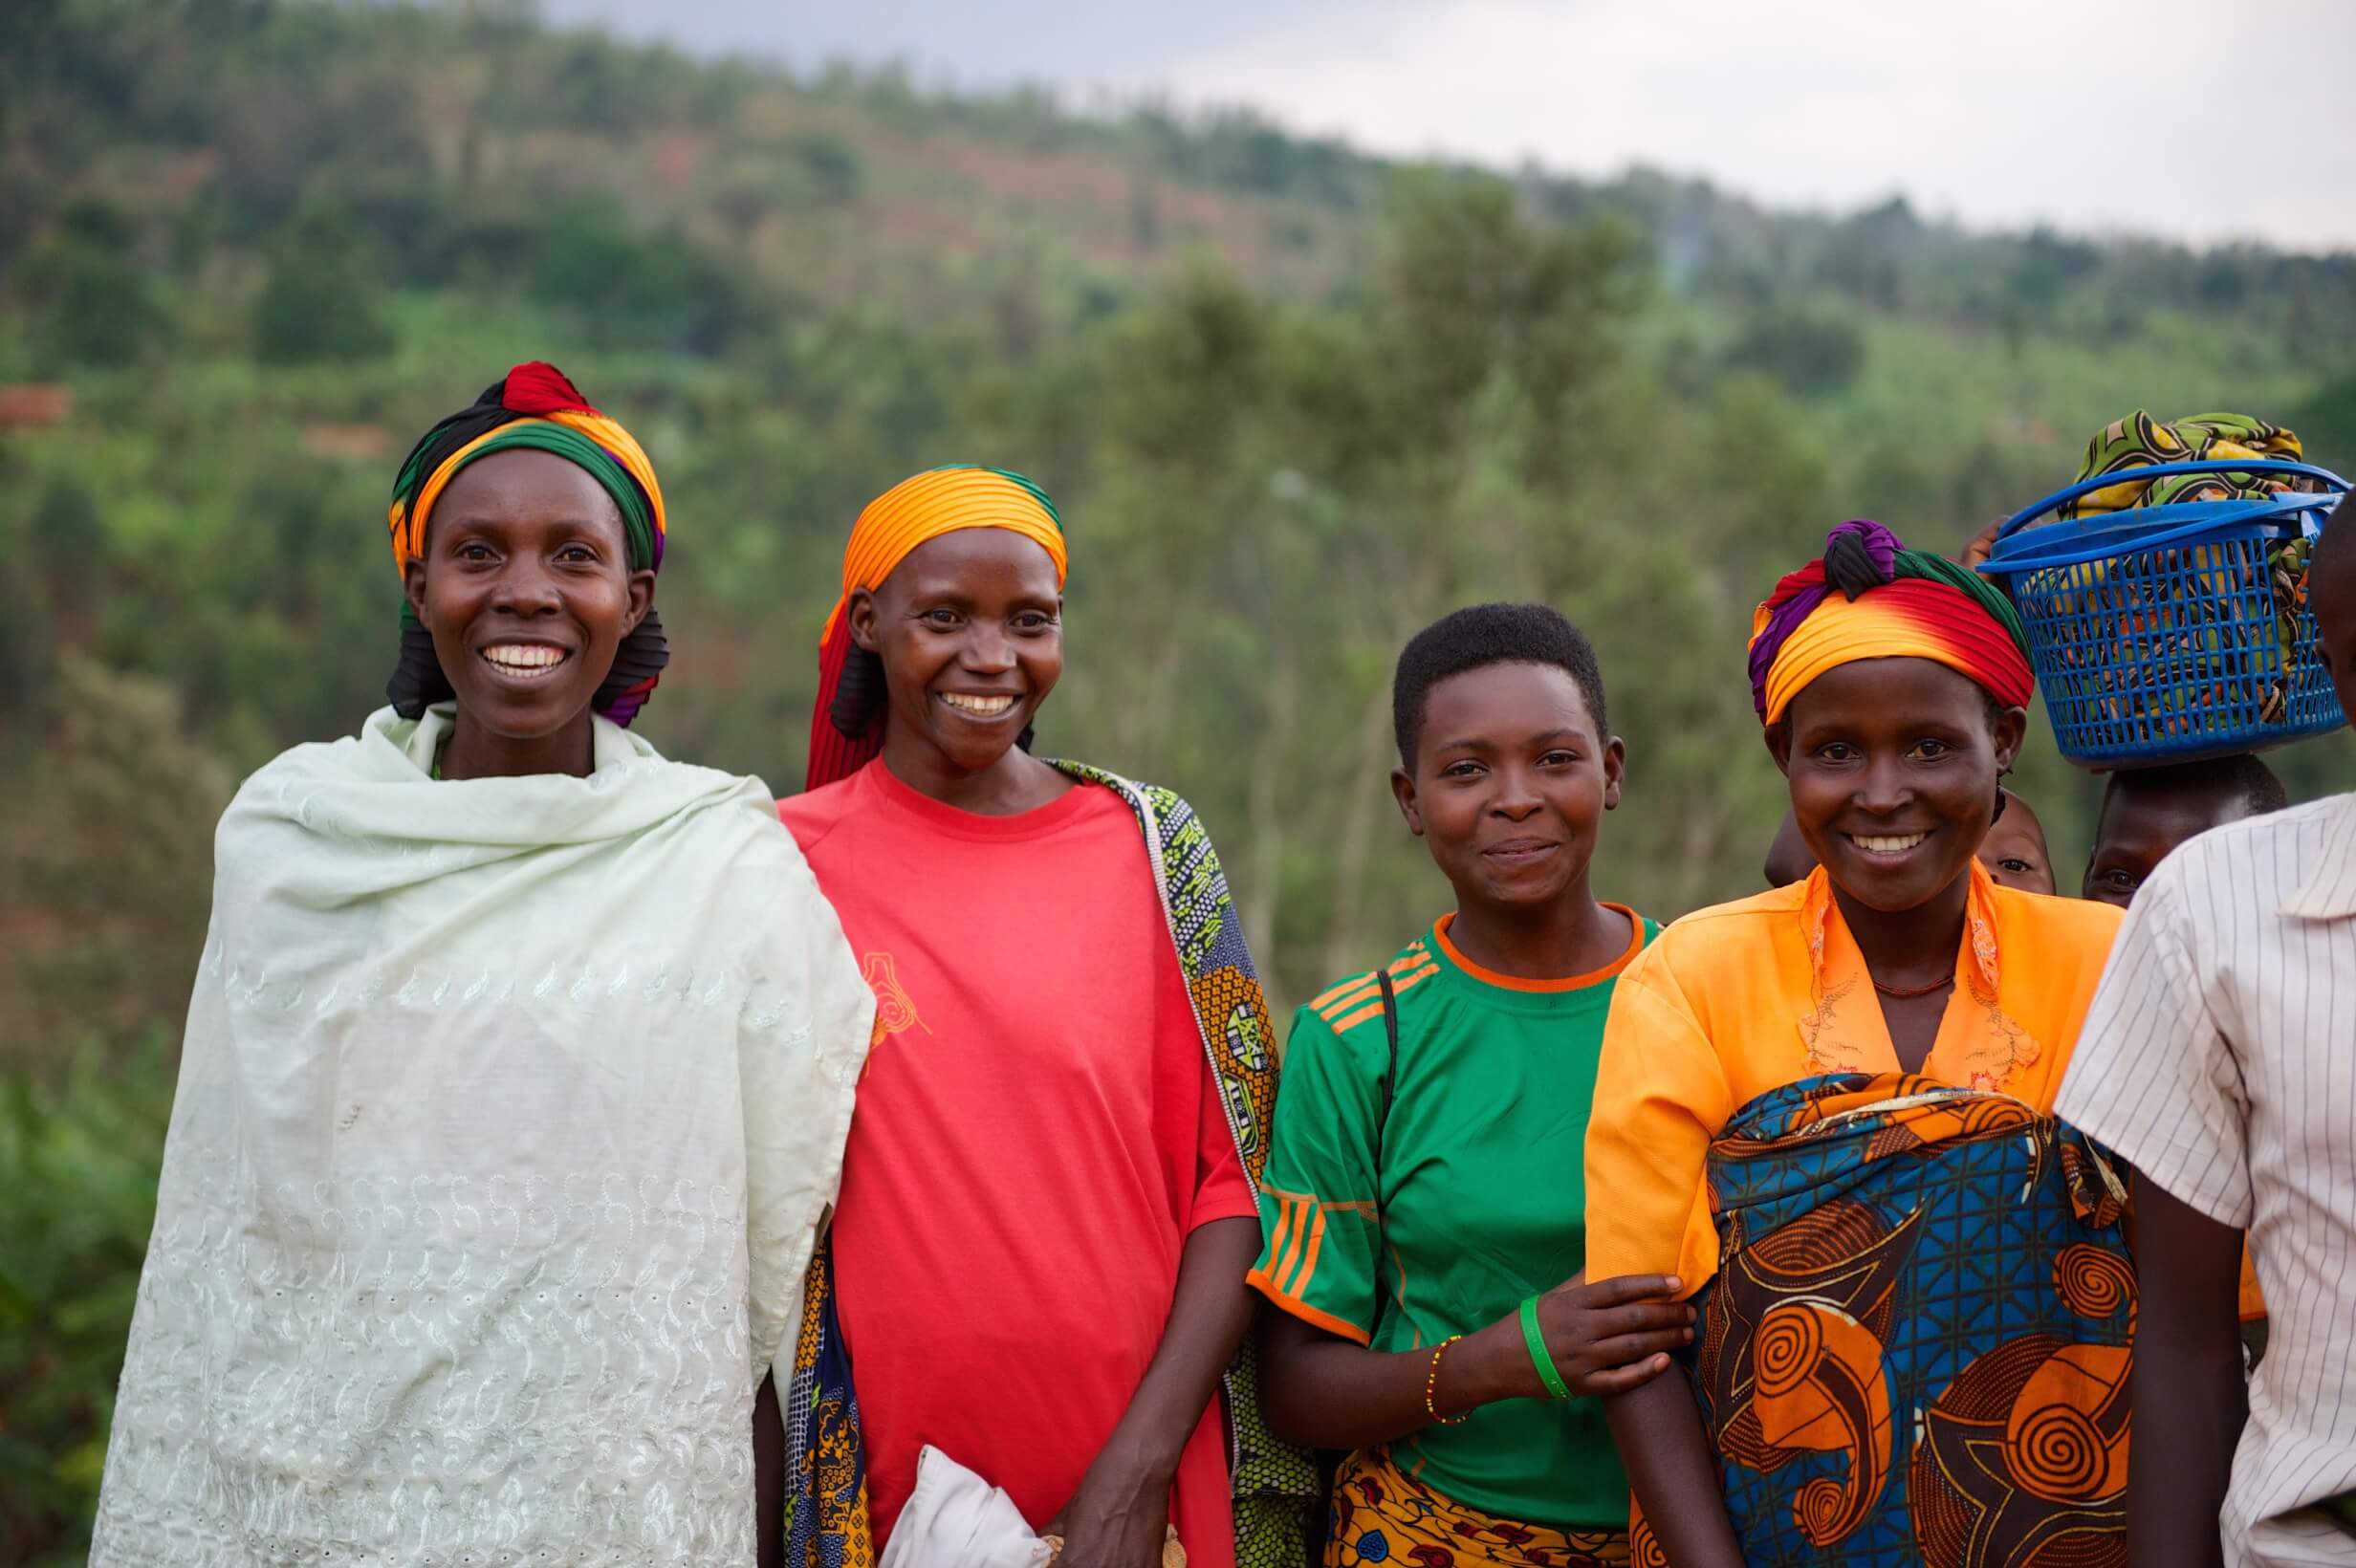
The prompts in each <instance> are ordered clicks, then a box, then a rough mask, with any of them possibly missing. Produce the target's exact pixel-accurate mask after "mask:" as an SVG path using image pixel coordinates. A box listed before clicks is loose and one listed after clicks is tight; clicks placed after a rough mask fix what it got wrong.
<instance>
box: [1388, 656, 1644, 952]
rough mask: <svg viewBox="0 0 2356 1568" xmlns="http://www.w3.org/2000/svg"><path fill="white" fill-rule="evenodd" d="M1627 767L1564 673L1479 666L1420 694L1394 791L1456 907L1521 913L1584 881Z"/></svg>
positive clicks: (1553, 668) (1547, 667)
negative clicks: (1408, 763) (1410, 765)
mask: <svg viewBox="0 0 2356 1568" xmlns="http://www.w3.org/2000/svg"><path fill="white" fill-rule="evenodd" d="M1624 765H1625V751H1624V749H1623V748H1622V747H1621V744H1620V743H1619V742H1618V741H1616V740H1612V739H1610V738H1609V737H1607V736H1604V735H1602V734H1599V733H1598V732H1597V730H1596V725H1595V720H1594V718H1593V716H1592V715H1590V714H1589V713H1588V711H1587V704H1586V701H1585V699H1584V698H1583V697H1582V696H1581V694H1580V690H1579V683H1578V682H1577V681H1576V680H1574V679H1572V677H1571V674H1570V672H1569V671H1568V670H1565V669H1562V668H1560V667H1559V666H1557V665H1554V664H1484V665H1482V666H1481V667H1480V668H1478V669H1469V670H1466V671H1465V672H1464V673H1463V674H1461V675H1451V676H1450V677H1449V678H1448V679H1447V680H1445V681H1439V682H1436V683H1434V684H1433V686H1432V687H1431V689H1430V690H1429V692H1427V693H1425V696H1424V716H1423V728H1422V730H1420V731H1418V732H1417V735H1416V739H1415V768H1414V772H1413V773H1408V772H1407V771H1406V770H1405V769H1402V770H1400V771H1399V772H1398V773H1394V774H1393V775H1392V779H1391V788H1392V793H1393V794H1394V795H1397V797H1398V800H1399V809H1400V811H1401V813H1402V814H1403V815H1404V816H1405V817H1407V826H1408V827H1409V828H1410V829H1412V830H1413V831H1414V832H1415V833H1416V834H1418V835H1419V836H1420V837H1421V838H1423V840H1424V842H1425V844H1426V845H1427V846H1428V847H1429V849H1430V851H1431V859H1432V860H1433V861H1434V862H1435V863H1436V864H1437V865H1438V866H1439V868H1440V871H1441V873H1442V874H1443V875H1445V876H1446V877H1447V878H1448V880H1449V882H1450V884H1451V886H1453V887H1454V888H1455V889H1456V898H1457V901H1458V903H1459V904H1472V903H1479V904H1489V905H1491V906H1493V907H1516V908H1529V907H1532V906H1535V905H1542V904H1551V903H1553V902H1554V901H1556V900H1558V899H1560V898H1562V897H1563V896H1564V894H1565V893H1566V892H1567V891H1568V890H1570V889H1571V888H1572V887H1573V886H1574V885H1576V884H1579V883H1580V882H1582V879H1583V878H1584V877H1585V876H1586V874H1587V867H1588V864H1589V862H1590V861H1592V860H1594V859H1595V841H1596V834H1597V830H1598V829H1599V828H1600V827H1601V826H1602V825H1603V814H1604V813H1605V812H1607V811H1609V810H1611V809H1612V808H1613V807H1614V806H1616V805H1618V804H1619V803H1620V777H1621V772H1622V769H1623V767H1624Z"/></svg>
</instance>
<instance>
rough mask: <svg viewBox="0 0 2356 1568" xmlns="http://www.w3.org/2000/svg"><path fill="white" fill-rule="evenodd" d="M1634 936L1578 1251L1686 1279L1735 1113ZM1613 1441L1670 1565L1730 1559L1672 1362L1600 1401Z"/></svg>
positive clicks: (1672, 983) (1690, 1398)
mask: <svg viewBox="0 0 2356 1568" xmlns="http://www.w3.org/2000/svg"><path fill="white" fill-rule="evenodd" d="M1669 957H1670V955H1669V950H1668V947H1667V945H1666V944H1665V943H1660V942H1656V943H1655V944H1653V946H1652V947H1649V948H1647V950H1646V951H1645V952H1644V953H1643V954H1642V955H1641V956H1640V957H1639V958H1638V959H1637V960H1636V962H1635V963H1634V964H1632V965H1630V966H1629V967H1628V969H1627V970H1626V972H1625V973H1624V974H1622V975H1621V977H1620V980H1619V983H1618V984H1617V985H1616V986H1615V987H1614V988H1613V991H1612V999H1611V1015H1610V1018H1609V1020H1608V1021H1607V1022H1606V1023H1605V1025H1604V1028H1603V1057H1602V1060H1601V1062H1600V1063H1599V1064H1598V1067H1597V1071H1596V1082H1595V1110H1594V1113H1593V1115H1592V1116H1591V1117H1590V1118H1589V1120H1588V1122H1587V1263H1588V1267H1589V1268H1591V1269H1595V1270H1597V1271H1599V1272H1603V1271H1611V1272H1620V1271H1631V1272H1632V1271H1635V1270H1639V1269H1666V1270H1669V1271H1671V1272H1674V1273H1675V1274H1679V1275H1681V1276H1682V1277H1683V1278H1684V1280H1685V1282H1686V1288H1687V1289H1688V1290H1689V1291H1690V1290H1692V1289H1695V1288H1698V1287H1699V1286H1700V1285H1701V1284H1703V1283H1704V1282H1705V1281H1707V1280H1708V1279H1709V1278H1710V1276H1711V1275H1712V1274H1714V1273H1716V1271H1717V1264H1718V1256H1717V1230H1716V1227H1715V1225H1714V1224H1713V1222H1712V1217H1711V1214H1710V1207H1709V1201H1708V1198H1707V1196H1706V1194H1705V1192H1704V1189H1703V1176H1704V1171H1705V1167H1706V1165H1707V1163H1708V1161H1709V1157H1710V1141H1711V1139H1712V1138H1713V1137H1715V1136H1716V1134H1717V1132H1718V1130H1719V1129H1720V1128H1722V1127H1724V1126H1725V1125H1726V1123H1727V1122H1728V1120H1729V1119H1730V1118H1731V1117H1732V1116H1733V1114H1734V1094H1733V1091H1732V1089H1731V1088H1730V1086H1729V1085H1728V1083H1727V1079H1726V1070H1725V1068H1724V1066H1723V1065H1722V1063H1721V1062H1720V1061H1719V1059H1718V1052H1717V1048H1716V1046H1715V1045H1714V1044H1713V1043H1712V1040H1711V1037H1710V1034H1709V1032H1708V1031H1707V1030H1706V1029H1705V1028H1704V1027H1703V1026H1702V1022H1701V1019H1700V1017H1699V1016H1698V1015H1697V1013H1695V1010H1694V1007H1693V1005H1692V1003H1691V1000H1690V998H1689V997H1688V996H1687V994H1686V992H1685V990H1684V987H1683V986H1682V985H1681V984H1680V983H1679V982H1678V979H1677V976H1676V974H1675V973H1674V971H1673V970H1672V969H1671V968H1670V965H1669ZM1603 1414H1604V1419H1605V1420H1606V1421H1608V1422H1609V1423H1610V1426H1611V1435H1612V1442H1613V1443H1614V1444H1615V1445H1616V1446H1617V1447H1618V1448H1619V1449H1620V1458H1621V1461H1622V1463H1624V1464H1625V1466H1626V1467H1627V1471H1628V1482H1629V1485H1630V1487H1631V1488H1632V1489H1633V1490H1634V1492H1635V1493H1636V1500H1637V1502H1638V1504H1639V1505H1640V1506H1641V1507H1642V1508H1643V1511H1644V1516H1645V1519H1646V1522H1647V1525H1649V1527H1650V1528H1651V1531H1652V1534H1653V1535H1654V1536H1655V1537H1656V1539H1657V1540H1658V1542H1659V1544H1660V1546H1661V1548H1662V1550H1663V1552H1664V1554H1665V1555H1666V1557H1667V1558H1668V1560H1669V1562H1670V1563H1672V1564H1674V1565H1675V1568H1742V1553H1741V1550H1740V1548H1738V1547H1737V1546H1736V1544H1735V1541H1734V1525H1733V1523H1732V1522H1731V1521H1730V1520H1729V1518H1728V1516H1727V1512H1726V1497H1725V1492H1724V1491H1723V1490H1722V1486H1721V1483H1720V1480H1719V1475H1718V1458H1717V1452H1716V1448H1715V1445H1714V1444H1713V1443H1712V1440H1711V1436H1710V1433H1709V1431H1708V1430H1707V1429H1706V1428H1705V1427H1704V1426H1703V1424H1702V1412H1701V1406H1700V1405H1699V1403H1698V1402H1697V1401H1696V1400H1695V1398H1694V1394H1693V1386H1692V1384H1691V1383H1690V1382H1689V1381H1688V1379H1687V1376H1686V1373H1685V1371H1684V1369H1683V1368H1679V1369H1677V1370H1676V1371H1674V1372H1671V1373H1670V1374H1669V1376H1667V1377H1660V1378H1654V1379H1652V1380H1651V1381H1650V1382H1648V1383H1645V1384H1644V1385H1643V1386H1642V1387H1639V1388H1636V1389H1633V1390H1630V1391H1627V1392H1625V1393H1617V1394H1612V1395H1610V1396H1608V1397H1606V1398H1605V1399H1604V1401H1603Z"/></svg>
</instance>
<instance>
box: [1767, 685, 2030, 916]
mask: <svg viewBox="0 0 2356 1568" xmlns="http://www.w3.org/2000/svg"><path fill="white" fill-rule="evenodd" d="M2027 722H2028V716H2027V715H2026V714H2025V713H2024V712H2022V710H2021V709H2019V708H1997V707H1996V704H1995V702H1994V700H1993V699H1992V698H1990V697H1989V695H1988V694H1987V692H1986V691H1984V690H1983V689H1981V687H1980V686H1978V685H1977V684H1976V683H1974V681H1972V680H1970V679H1968V678H1967V677H1965V676H1962V675H1959V674H1957V673H1956V672H1955V671H1953V670H1951V669H1949V668H1947V667H1946V666H1945V665H1943V664H1937V663H1935V662H1933V661H1931V660H1929V659H1865V660H1859V661H1857V662H1855V663H1853V664H1842V665H1839V666H1838V667H1836V668H1833V669H1830V670H1827V671H1826V672H1825V673H1823V674H1822V675H1820V676H1818V677H1817V678H1816V679H1815V680H1814V681H1812V682H1810V683H1809V684H1808V685H1807V686H1805V687H1804V688H1802V689H1801V690H1800V692H1799V693H1798V695H1796V696H1795V697H1793V699H1792V702H1791V706H1790V708H1788V709H1786V711H1785V714H1784V718H1783V720H1782V722H1780V723H1778V724H1777V725H1775V726H1773V727H1771V728H1770V729H1769V730H1768V731H1767V745H1768V749H1769V751H1772V752H1773V753H1774V754H1775V759H1776V764H1777V766H1778V767H1779V768H1781V769H1782V770H1783V773H1784V776H1785V777H1786V778H1787V779H1788V780H1789V781H1790V785H1791V795H1792V816H1793V819H1794V820H1795V821H1796V822H1797V823H1798V824H1799V827H1800V837H1801V838H1804V839H1805V840H1806V841H1807V844H1808V847H1809V848H1810V849H1811V850H1813V851H1814V852H1815V854H1816V857H1817V860H1819V862H1820V863H1822V865H1823V867H1824V869H1825V872H1826V873H1827V875H1829V876H1830V877H1831V879H1832V882H1833V890H1834V893H1835V895H1836V897H1838V898H1839V899H1840V900H1841V901H1842V903H1843V905H1844V906H1851V907H1850V908H1849V909H1848V910H1847V912H1851V913H1854V912H1856V911H1857V910H1865V909H1869V910H1873V911H1875V912H1877V913H1879V914H1881V915H1884V916H1888V915H1896V914H1901V913H1905V912H1908V911H1914V910H1922V911H1925V912H1926V913H1928V914H1930V915H1931V917H1932V918H1933V920H1934V922H1935V923H1937V924H1940V925H1944V924H1945V922H1946V915H1947V911H1948V906H1949V905H1951V904H1952V915H1953V917H1954V918H1955V919H1956V920H1960V919H1961V917H1962V907H1963V898H1964V893H1965V889H1966V886H1967V882H1966V870H1967V868H1968V867H1969V866H1970V865H1971V863H1972V858H1973V856H1974V853H1976V852H1977V850H1978V849H1979V846H1980V843H1981V840H1983V839H1984V838H1987V836H1988V827H1989V823H1990V822H1991V820H1992V819H1993V818H1994V817H1995V816H1996V781H1997V779H1998V777H1999V776H2000V775H2001V774H2002V773H2004V771H2005V770H2006V769H2009V768H2010V767H2011V766H2012V765H2013V759H2014V758H2015V757H2016V756H2017V755H2018V753H2019V751H2020V741H2021V736H2022V733H2023V732H2024V730H2025V729H2026V726H2027ZM1851 924H1852V926H1854V925H1855V922H1854V921H1852V923H1851Z"/></svg>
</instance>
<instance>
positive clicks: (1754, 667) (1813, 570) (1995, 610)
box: [1751, 519, 2037, 724]
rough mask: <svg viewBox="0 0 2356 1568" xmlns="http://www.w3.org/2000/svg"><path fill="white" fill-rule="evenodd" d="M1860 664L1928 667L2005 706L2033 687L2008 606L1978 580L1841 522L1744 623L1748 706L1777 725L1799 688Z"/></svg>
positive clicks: (1892, 539) (2024, 700)
mask: <svg viewBox="0 0 2356 1568" xmlns="http://www.w3.org/2000/svg"><path fill="white" fill-rule="evenodd" d="M1860 659H1929V660H1931V661H1932V662H1934V663H1936V664H1945V665H1946V666H1947V667H1948V668H1949V669H1952V670H1954V671H1955V672H1956V673H1958V674H1960V675H1965V676H1968V677H1970V678H1971V679H1972V680H1974V681H1976V682H1978V683H1979V685H1980V686H1982V687H1983V688H1984V689H1985V690H1987V691H1988V693H1989V694H1990V695H1992V696H1994V697H1995V698H1996V701H1998V702H2000V703H2002V704H2003V705H2004V706H2005V707H2007V708H2026V707H2028V706H2029V699H2030V698H2031V697H2032V696H2034V695H2035V694H2036V691H2037V684H2036V679H2035V677H2034V676H2033V675H2032V674H2031V673H2030V670H2029V651H2028V638H2027V635H2026V634H2025V633H2024V632H2023V631H2022V629H2021V625H2020V617H2019V616H2018V614H2016V613H2015V612H2014V609H2013V604H2012V600H2010V599H2006V598H2005V597H2004V595H2003V594H2002V593H2001V592H1999V591H1998V590H1997V589H1996V588H1994V587H1992V586H1990V585H1989V583H1988V582H1986V581H1985V580H1984V579H1982V578H1981V577H1980V576H1979V574H1978V573H1976V572H1973V571H1970V570H1967V569H1966V568H1964V567H1961V566H1958V565H1956V564H1955V563H1954V562H1953V561H1951V560H1949V559H1947V558H1946V557H1945V556H1942V555H1931V554H1930V553H1928V552H1926V551H1920V550H1909V549H1908V548H1907V547H1906V545H1905V543H1904V542H1903V541H1901V540H1900V539H1899V537H1898V535H1896V534H1892V533H1891V532H1890V531H1889V530H1888V529H1887V528H1884V527H1883V526H1882V525H1881V524H1879V523H1875V522H1867V521H1864V520H1862V519H1860V520H1857V521H1852V522H1846V523H1843V524H1842V525H1841V526H1840V527H1839V528H1836V529H1834V530H1833V531H1832V533H1831V534H1828V535H1826V536H1825V539H1824V554H1823V556H1822V558H1821V559H1818V560H1813V561H1810V562H1809V563H1808V564H1807V565H1805V566H1803V567H1801V568H1800V570H1799V571H1797V572H1794V573H1793V574H1791V575H1790V576H1789V577H1785V578H1784V579H1783V580H1782V581H1781V582H1778V583H1777V584H1776V591H1775V592H1774V593H1772V594H1770V595H1769V596H1768V597H1767V601H1766V602H1765V603H1763V604H1761V605H1760V606H1759V607H1758V611H1757V613H1756V615H1754V616H1753V617H1752V620H1751V702H1752V706H1754V707H1755V708H1757V709H1758V716H1759V720H1760V722H1761V723H1764V724H1774V723H1775V722H1776V721H1777V720H1778V719H1780V718H1782V717H1783V710H1784V709H1785V708H1788V707H1790V706H1791V701H1792V698H1793V697H1794V696H1795V695H1796V694H1798V692H1799V691H1800V688H1801V687H1803V686H1806V685H1807V684H1808V683H1809V682H1811V681H1813V680H1815V679H1816V678H1817V677H1818V676H1820V675H1822V674H1823V673H1824V672H1825V671H1826V670H1829V669H1833V668H1837V667H1838V666H1840V665H1842V664H1851V663H1854V662H1855V661H1857V660H1860Z"/></svg>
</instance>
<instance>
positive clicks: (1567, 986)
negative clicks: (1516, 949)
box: [1431, 899, 1645, 991]
mask: <svg viewBox="0 0 2356 1568" xmlns="http://www.w3.org/2000/svg"><path fill="white" fill-rule="evenodd" d="M1596 902H1597V904H1599V905H1600V906H1601V907H1603V908H1605V909H1610V910H1614V911H1617V912H1618V913H1620V914H1623V915H1625V916H1627V917H1628V945H1627V950H1626V951H1625V952H1623V953H1622V954H1621V955H1620V956H1619V957H1617V958H1615V959H1613V960H1612V961H1611V962H1610V963H1608V964H1606V965H1604V966H1603V968H1602V969H1589V970H1588V971H1587V972H1586V973H1584V974H1574V975H1569V976H1566V977H1565V978H1562V979H1560V980H1533V979H1531V978H1530V977H1529V976H1527V975H1522V974H1503V973H1500V972H1499V971H1497V970H1495V969H1487V968H1484V967H1483V966H1481V965H1479V964H1475V963H1473V960H1471V959H1469V958H1467V957H1465V955H1464V954H1463V953H1461V952H1459V951H1458V950H1457V948H1456V944H1455V943H1453V942H1451V941H1450V940H1449V937H1448V928H1449V927H1450V926H1453V925H1454V924H1455V923H1456V911H1455V910H1453V909H1451V910H1450V911H1449V912H1448V913H1447V914H1445V915H1442V916H1441V917H1440V918H1439V919H1438V920H1437V921H1434V922H1433V923H1432V926H1431V936H1432V940H1433V941H1435V942H1437V943H1438V944H1439V947H1440V950H1441V951H1442V952H1444V953H1446V954H1447V955H1448V961H1449V962H1450V963H1451V964H1453V965H1455V966H1456V967H1457V968H1458V969H1462V970H1464V972H1465V973H1467V974H1469V975H1471V976H1472V977H1473V979H1475V980H1478V981H1479V982H1480V983H1481V984H1482V985H1485V986H1494V987H1496V988H1497V989H1498V990H1500V991H1584V990H1585V989H1586V988H1587V987H1589V986H1594V985H1601V984H1602V983H1603V982H1604V981H1606V980H1609V979H1611V978H1613V977H1614V976H1615V975H1617V974H1618V973H1619V972H1620V971H1621V970H1622V969H1626V968H1627V967H1628V966H1629V965H1630V964H1632V963H1634V962H1635V961H1636V955H1637V954H1638V953H1640V952H1643V951H1644V950H1645V917H1644V916H1642V915H1640V914H1638V913H1637V912H1636V911H1635V910H1633V909H1631V908H1629V907H1628V906H1627V905H1626V904H1608V903H1605V902H1604V901H1603V900H1601V899H1599V900H1597V901H1596Z"/></svg>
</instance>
